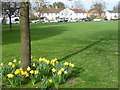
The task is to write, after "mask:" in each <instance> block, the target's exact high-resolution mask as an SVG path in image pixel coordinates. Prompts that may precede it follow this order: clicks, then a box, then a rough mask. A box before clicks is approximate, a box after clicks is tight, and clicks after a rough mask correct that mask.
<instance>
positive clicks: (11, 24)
mask: <svg viewBox="0 0 120 90" xmlns="http://www.w3.org/2000/svg"><path fill="white" fill-rule="evenodd" d="M9 20H10V21H9V24H10V31H12V22H11V14H10V15H9Z"/></svg>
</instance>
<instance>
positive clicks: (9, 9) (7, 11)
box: [2, 2, 19, 31]
mask: <svg viewBox="0 0 120 90" xmlns="http://www.w3.org/2000/svg"><path fill="white" fill-rule="evenodd" d="M18 9H19V3H16V2H2V14H3V16H4V17H5V15H8V17H9V24H10V31H12V22H11V16H12V15H14V14H15V12H16V10H18Z"/></svg>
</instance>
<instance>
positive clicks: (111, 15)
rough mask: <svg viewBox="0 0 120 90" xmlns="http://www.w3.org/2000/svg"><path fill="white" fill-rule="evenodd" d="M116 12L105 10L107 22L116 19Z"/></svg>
mask: <svg viewBox="0 0 120 90" xmlns="http://www.w3.org/2000/svg"><path fill="white" fill-rule="evenodd" d="M118 17H119V16H118V12H116V11H113V10H107V11H106V18H107V19H108V20H111V19H118Z"/></svg>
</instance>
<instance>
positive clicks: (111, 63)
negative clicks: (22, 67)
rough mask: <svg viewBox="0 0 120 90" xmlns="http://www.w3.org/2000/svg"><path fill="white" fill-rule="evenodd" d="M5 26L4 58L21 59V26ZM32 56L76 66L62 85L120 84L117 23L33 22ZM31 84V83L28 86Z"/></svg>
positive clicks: (78, 86) (87, 86)
mask: <svg viewBox="0 0 120 90" xmlns="http://www.w3.org/2000/svg"><path fill="white" fill-rule="evenodd" d="M19 28H20V27H19V25H18V24H16V25H13V31H12V32H10V31H6V30H8V29H9V25H3V34H2V35H3V36H2V37H3V38H2V44H3V45H2V59H3V62H5V63H8V62H9V61H12V60H13V59H14V58H16V59H20V49H21V43H20V29H19ZM31 44H32V46H31V47H32V56H33V57H35V58H39V57H45V58H47V59H53V58H57V59H59V60H60V61H61V62H65V61H68V62H71V63H74V64H75V65H76V67H77V68H76V69H77V71H76V72H75V76H73V77H72V78H70V79H68V80H67V82H66V83H64V84H61V85H60V87H61V88H117V87H118V22H78V23H50V24H31ZM29 87H30V86H29Z"/></svg>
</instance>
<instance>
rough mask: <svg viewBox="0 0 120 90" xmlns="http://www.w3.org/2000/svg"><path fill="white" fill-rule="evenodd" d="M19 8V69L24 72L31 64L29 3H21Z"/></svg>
mask: <svg viewBox="0 0 120 90" xmlns="http://www.w3.org/2000/svg"><path fill="white" fill-rule="evenodd" d="M20 6H21V8H20V31H21V67H22V68H23V70H24V71H25V70H26V69H27V67H28V66H30V64H31V43H30V25H29V3H28V2H21V4H20Z"/></svg>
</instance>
